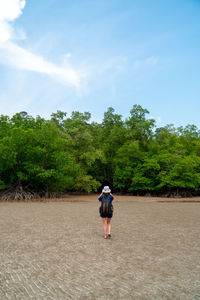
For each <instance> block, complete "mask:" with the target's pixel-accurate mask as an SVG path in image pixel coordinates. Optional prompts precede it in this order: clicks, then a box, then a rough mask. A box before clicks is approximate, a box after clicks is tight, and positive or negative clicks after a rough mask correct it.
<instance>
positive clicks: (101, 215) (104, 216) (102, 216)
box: [100, 213, 113, 219]
mask: <svg viewBox="0 0 200 300" xmlns="http://www.w3.org/2000/svg"><path fill="white" fill-rule="evenodd" d="M112 216H113V214H110V215H104V214H101V213H100V217H101V218H110V219H111V218H112Z"/></svg>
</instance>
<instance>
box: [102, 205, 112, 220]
mask: <svg viewBox="0 0 200 300" xmlns="http://www.w3.org/2000/svg"><path fill="white" fill-rule="evenodd" d="M113 210H114V209H113V206H112V213H111V214H104V213H101V207H99V214H100V217H101V218H110V219H111V218H112V216H113Z"/></svg>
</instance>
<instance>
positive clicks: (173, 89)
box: [0, 0, 200, 128]
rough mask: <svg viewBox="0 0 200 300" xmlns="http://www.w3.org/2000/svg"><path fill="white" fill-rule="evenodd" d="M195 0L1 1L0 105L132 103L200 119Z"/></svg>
mask: <svg viewBox="0 0 200 300" xmlns="http://www.w3.org/2000/svg"><path fill="white" fill-rule="evenodd" d="M199 36H200V1H198V0H180V1H179V0H173V1H172V0H168V1H164V0H154V1H149V0H138V1H135V0H74V1H69V0H45V1H35V0H26V1H25V0H7V1H4V0H0V78H1V80H0V114H8V115H10V116H11V115H13V114H14V113H16V112H20V111H24V110H25V111H27V112H28V113H29V114H31V115H33V116H36V115H41V116H43V117H45V118H49V117H50V115H51V113H52V112H56V111H57V110H62V111H65V112H67V113H68V115H70V114H71V112H72V111H73V110H78V111H81V112H84V111H89V112H91V114H92V120H95V121H98V122H100V121H101V120H102V118H103V114H104V112H105V111H106V110H107V108H108V107H110V106H112V107H113V108H114V109H115V111H116V113H119V114H121V115H123V117H124V118H126V117H128V116H129V111H130V110H131V108H132V106H133V105H134V104H140V105H141V106H142V107H144V108H147V109H148V110H149V111H150V114H149V117H152V118H155V120H156V122H157V126H158V127H160V126H165V125H166V124H174V125H175V126H176V127H177V126H181V125H182V126H185V125H187V124H195V125H197V126H198V127H199V128H200V118H199V111H200V38H199Z"/></svg>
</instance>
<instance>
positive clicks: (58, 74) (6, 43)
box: [0, 0, 81, 89]
mask: <svg viewBox="0 0 200 300" xmlns="http://www.w3.org/2000/svg"><path fill="white" fill-rule="evenodd" d="M25 4H26V2H25V0H6V1H5V0H0V62H1V63H3V64H8V65H11V66H14V67H16V68H18V69H22V70H27V71H34V72H38V73H43V74H46V75H48V76H50V77H52V78H54V79H55V80H57V81H59V82H61V83H63V84H67V85H72V86H74V87H75V88H77V89H78V88H79V87H80V79H81V74H80V73H79V72H78V71H77V70H75V69H74V68H73V67H71V66H70V64H69V63H68V65H67V66H66V65H65V66H58V65H55V64H54V63H52V62H49V61H48V60H46V59H45V58H43V57H42V56H41V55H38V54H34V53H32V52H31V51H29V50H27V49H24V48H22V47H21V46H19V45H17V44H16V43H15V42H14V41H13V40H14V38H15V33H16V32H17V33H18V37H19V36H20V37H22V38H24V37H25V33H24V31H23V30H22V29H20V30H18V31H15V30H14V27H13V25H12V23H11V22H13V21H14V20H15V19H17V18H18V17H19V16H20V15H21V14H22V11H23V9H24V7H25ZM68 57H69V56H68Z"/></svg>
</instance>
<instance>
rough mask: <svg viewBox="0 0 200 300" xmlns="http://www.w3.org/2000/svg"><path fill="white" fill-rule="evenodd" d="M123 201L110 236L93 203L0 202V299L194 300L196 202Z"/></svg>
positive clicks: (197, 283) (197, 291) (199, 227)
mask: <svg viewBox="0 0 200 300" xmlns="http://www.w3.org/2000/svg"><path fill="white" fill-rule="evenodd" d="M126 199H127V198H126ZM126 199H124V200H123V201H118V202H117V201H116V203H115V207H114V208H115V212H114V217H113V220H112V239H111V240H104V238H103V232H102V228H101V220H100V218H99V216H98V207H99V204H98V203H96V202H94V201H90V202H76V201H75V202H49V203H0V299H20V300H23V299H81V300H82V299H136V300H138V299H139V300H140V299H146V300H151V299H152V300H155V299H159V300H161V299H162V300H163V299H173V300H175V299H184V300H187V299H188V300H189V299H190V300H197V299H198V300H200V238H199V232H200V203H160V202H155V201H147V202H144V201H131V200H130V199H127V200H126ZM77 201H78V200H77Z"/></svg>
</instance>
